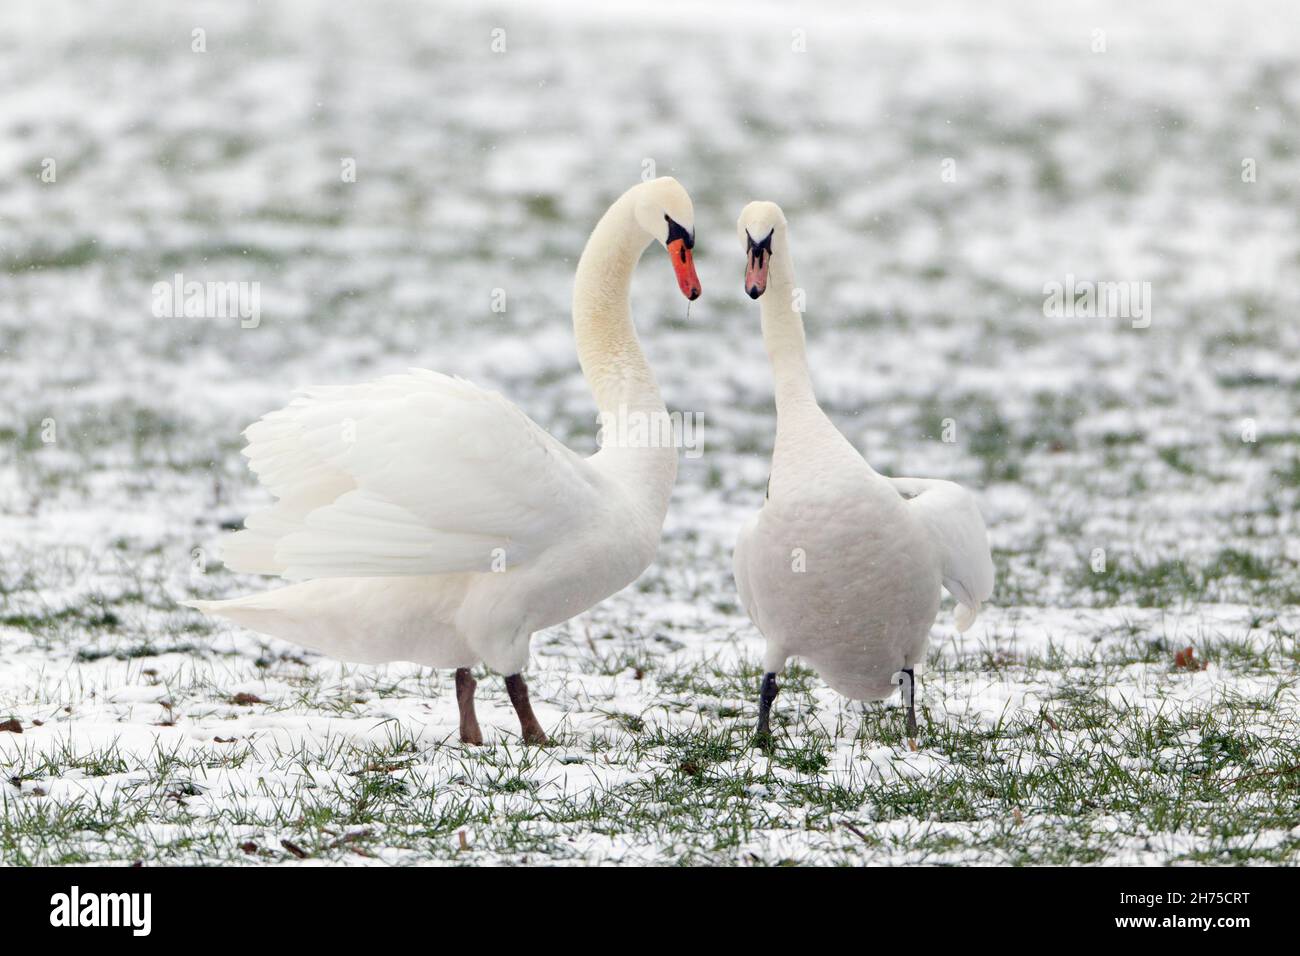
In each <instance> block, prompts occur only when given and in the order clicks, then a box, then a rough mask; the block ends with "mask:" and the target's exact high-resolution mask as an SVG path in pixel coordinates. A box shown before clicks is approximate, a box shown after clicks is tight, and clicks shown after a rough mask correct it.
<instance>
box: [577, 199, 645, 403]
mask: <svg viewBox="0 0 1300 956" xmlns="http://www.w3.org/2000/svg"><path fill="white" fill-rule="evenodd" d="M633 203H634V200H633V198H632V194H631V192H628V193H624V194H623V196H622V197H621V198H619V199H618V200H617V201H616V202H615V203H614V205H612V206H610V207H609V210H608V211H607V212H606V213H605V215H604V216H602V217H601V220H600V222H598V223H596V228H595V229H594V230H592V233H591V238H589V239H588V240H587V246H586V248H585V249H583V250H582V258H581V259H579V260H578V273H577V276H576V278H575V279H574V284H573V331H574V335H575V337H576V338H577V341H578V362H579V364H581V365H582V374H583V375H585V376H586V378H587V384H588V385H590V386H591V392H592V394H593V395H594V396H595V398H596V407H597V408H598V409H600V411H601V413H602V414H617V413H619V412H620V411H621V410H624V409H627V408H637V409H644V408H648V409H655V408H659V409H662V408H663V407H664V404H663V399H661V398H660V396H659V386H658V384H657V383H656V382H655V377H654V373H653V372H651V371H650V366H649V365H648V364H647V363H646V360H645V354H644V353H643V352H642V351H641V343H640V342H639V341H638V340H637V337H636V329H634V328H633V327H632V309H631V305H630V303H629V295H630V292H631V287H632V273H633V272H634V271H635V269H636V264H637V262H638V261H639V260H640V258H641V253H643V252H644V251H645V248H646V246H648V245H649V244H650V242H651V239H650V237H649V236H648V235H647V234H646V232H645V230H643V229H642V228H641V227H640V226H639V225H637V222H636V217H635V215H634V213H633Z"/></svg>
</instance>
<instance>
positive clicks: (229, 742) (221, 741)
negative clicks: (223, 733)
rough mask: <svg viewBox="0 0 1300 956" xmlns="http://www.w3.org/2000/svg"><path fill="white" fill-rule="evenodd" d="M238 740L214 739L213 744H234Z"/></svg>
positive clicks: (232, 738)
mask: <svg viewBox="0 0 1300 956" xmlns="http://www.w3.org/2000/svg"><path fill="white" fill-rule="evenodd" d="M238 739H239V738H238V737H213V738H212V742H213V743H214V744H233V743H234V742H235V741H236V740H238Z"/></svg>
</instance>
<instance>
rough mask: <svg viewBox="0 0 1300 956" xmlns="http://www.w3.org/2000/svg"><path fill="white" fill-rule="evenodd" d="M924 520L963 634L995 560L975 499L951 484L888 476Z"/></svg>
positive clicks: (988, 589) (989, 589) (988, 587)
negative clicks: (938, 555) (933, 542)
mask: <svg viewBox="0 0 1300 956" xmlns="http://www.w3.org/2000/svg"><path fill="white" fill-rule="evenodd" d="M889 480H890V482H891V483H892V484H893V485H894V488H895V489H897V491H898V493H899V494H900V495H902V496H903V497H904V498H907V499H909V502H910V504H911V506H912V508H913V509H914V513H915V514H916V515H917V516H918V517H919V518H920V519H921V520H922V522H924V524H925V525H926V527H927V528H928V529H929V531H930V536H931V538H932V540H934V541H935V542H936V544H937V546H938V548H939V551H940V561H941V565H942V574H943V586H944V587H945V588H946V589H947V590H948V593H950V594H951V595H952V596H953V597H954V598H956V599H957V602H958V604H959V605H960V606H959V607H958V608H957V627H958V629H959V630H962V631H964V630H966V628H968V627H970V625H971V624H972V623H974V621H975V616H976V615H977V614H978V613H979V609H980V605H981V604H982V603H984V602H985V601H987V600H988V599H989V596H990V595H992V594H993V556H992V554H991V553H990V552H989V535H988V529H987V528H985V526H984V518H983V516H982V515H981V514H980V510H979V505H978V504H976V502H975V496H974V495H972V494H971V493H970V492H968V491H967V490H966V489H965V488H962V487H961V486H960V485H955V484H953V483H952V482H951V481H936V480H933V479H929V478H891V479H889Z"/></svg>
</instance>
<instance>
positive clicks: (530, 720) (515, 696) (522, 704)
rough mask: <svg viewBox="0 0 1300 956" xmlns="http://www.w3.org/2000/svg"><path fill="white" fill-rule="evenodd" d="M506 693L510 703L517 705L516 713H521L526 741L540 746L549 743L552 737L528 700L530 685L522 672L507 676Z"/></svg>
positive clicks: (520, 720)
mask: <svg viewBox="0 0 1300 956" xmlns="http://www.w3.org/2000/svg"><path fill="white" fill-rule="evenodd" d="M506 693H507V694H509V695H510V703H512V704H514V705H515V713H516V714H518V715H519V728H520V730H521V731H522V732H523V736H524V743H526V744H537V745H539V746H545V745H546V744H549V743H550V742H551V741H550V738H548V737H547V736H546V731H544V730H542V725H541V724H539V723H538V722H537V715H536V714H534V713H533V705H532V704H530V703H529V702H528V685H527V684H525V683H524V678H523V675H522V674H511V675H510V676H509V677H507V678H506Z"/></svg>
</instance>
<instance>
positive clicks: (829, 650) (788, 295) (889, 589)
mask: <svg viewBox="0 0 1300 956" xmlns="http://www.w3.org/2000/svg"><path fill="white" fill-rule="evenodd" d="M737 231H738V233H739V236H740V240H741V242H742V243H743V245H744V247H745V278H744V288H745V291H746V292H747V293H748V294H749V296H750V297H751V298H754V299H758V300H759V310H760V317H761V323H762V330H763V344H764V346H765V348H766V349H767V354H768V357H769V359H770V361H771V364H772V375H773V379H774V383H775V391H776V441H775V444H774V446H773V449H772V471H771V477H770V478H769V480H768V491H767V495H766V498H765V500H764V502H763V506H762V508H761V510H760V511H759V512H758V513H757V514H756V515H754V516H753V517H752V518H751V519H750V520H749V522H748V523H747V524H746V525H745V526H744V528H742V529H741V532H740V535H739V538H738V540H737V543H736V552H735V556H734V562H733V567H734V572H735V578H736V587H737V590H738V591H739V592H740V598H741V601H742V603H743V604H744V606H745V609H746V610H747V611H748V613H749V616H750V618H751V619H752V620H753V621H754V624H755V625H756V626H757V627H758V629H759V631H761V632H762V634H763V636H764V637H765V638H766V640H767V650H766V654H765V657H764V671H765V673H764V676H763V683H762V688H761V690H760V693H759V716H758V730H757V736H756V739H757V741H758V742H759V743H760V744H761V745H763V746H770V744H771V739H772V738H771V725H770V713H771V707H772V701H773V700H774V699H775V698H776V694H777V689H778V685H777V675H778V674H779V673H780V672H781V671H782V670H783V669H784V667H785V663H786V661H787V660H788V659H789V658H790V657H800V658H802V659H803V660H805V661H807V662H808V663H809V664H811V665H812V667H813V668H814V669H815V670H816V671H817V673H818V674H819V675H821V677H822V679H823V680H825V681H826V682H827V683H828V684H830V685H831V687H833V688H834V689H835V690H837V691H839V692H840V693H842V694H844V695H845V696H847V697H850V698H852V699H855V700H882V699H884V698H886V697H888V696H890V695H891V694H892V693H893V692H894V691H895V690H896V689H898V688H899V687H901V688H902V690H903V694H904V700H905V702H906V704H907V714H908V732H909V734H910V735H911V736H913V737H915V735H916V718H915V706H914V703H915V668H916V666H917V665H918V664H920V663H922V662H923V661H924V659H925V652H926V649H927V647H928V644H929V633H930V627H931V625H932V624H933V623H934V619H935V615H936V613H937V612H938V609H939V599H940V591H941V588H942V589H947V590H948V591H949V592H950V593H951V594H952V595H953V596H954V597H955V598H956V599H957V602H958V612H957V624H958V627H959V628H960V629H961V630H965V629H966V628H967V627H969V626H970V624H971V623H972V622H973V621H974V619H975V615H976V613H977V612H978V611H979V607H980V604H981V602H983V601H985V600H987V599H988V597H989V596H990V595H991V594H992V592H993V561H992V557H991V556H990V554H989V545H988V534H987V532H986V530H985V527H984V520H983V518H982V517H981V516H980V512H979V508H978V506H977V505H976V504H975V500H974V498H972V497H971V495H970V494H969V493H967V492H966V491H964V490H963V489H962V488H960V487H958V486H957V485H954V484H952V483H951V482H947V481H935V480H930V479H924V478H886V477H884V476H882V475H880V474H878V473H877V472H876V471H875V470H874V469H873V468H872V467H871V466H870V465H869V464H867V462H866V461H865V460H864V459H863V457H862V455H861V454H859V453H858V450H857V449H856V448H854V447H853V446H852V445H851V444H850V443H849V442H848V440H847V439H846V438H845V437H844V436H843V435H842V434H841V433H840V432H839V430H838V429H837V428H836V427H835V425H834V424H833V423H832V422H831V420H830V419H829V418H828V417H827V416H826V414H825V412H823V411H822V409H821V407H820V406H819V405H818V404H817V397H816V395H815V394H814V393H813V386H812V379H811V376H810V375H809V372H808V357H807V350H806V348H805V344H804V324H803V317H802V315H801V314H800V312H799V311H797V310H796V309H795V307H794V293H795V282H794V264H793V260H792V259H791V257H790V241H789V229H788V227H787V224H786V219H785V215H784V214H783V213H782V212H781V209H780V207H778V206H777V205H776V204H775V203H770V202H754V203H750V204H749V205H748V206H746V207H745V209H744V210H743V211H742V212H741V214H740V220H739V222H738V223H737Z"/></svg>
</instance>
